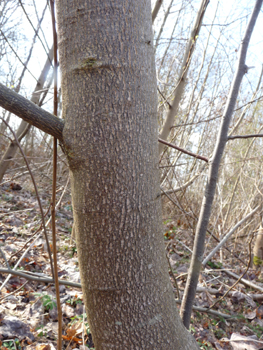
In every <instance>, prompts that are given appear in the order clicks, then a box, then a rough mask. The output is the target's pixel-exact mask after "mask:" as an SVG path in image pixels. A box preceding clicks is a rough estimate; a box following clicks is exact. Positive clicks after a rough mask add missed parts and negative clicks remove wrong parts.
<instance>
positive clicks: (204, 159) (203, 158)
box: [158, 138, 209, 163]
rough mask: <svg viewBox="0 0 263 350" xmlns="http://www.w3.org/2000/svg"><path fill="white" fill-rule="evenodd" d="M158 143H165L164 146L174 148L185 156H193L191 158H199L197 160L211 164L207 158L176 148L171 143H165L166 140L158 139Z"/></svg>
mask: <svg viewBox="0 0 263 350" xmlns="http://www.w3.org/2000/svg"><path fill="white" fill-rule="evenodd" d="M158 141H159V142H161V143H163V144H164V145H166V146H169V147H172V148H175V149H177V151H180V152H183V153H185V154H188V155H189V156H191V157H194V158H197V159H201V160H203V161H205V162H206V163H208V162H209V159H208V158H206V157H203V156H199V155H198V154H195V153H193V152H190V151H187V150H186V149H184V148H181V147H178V146H175V145H174V144H172V143H169V142H166V141H164V140H162V139H160V138H158Z"/></svg>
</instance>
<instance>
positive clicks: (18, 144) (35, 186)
mask: <svg viewBox="0 0 263 350" xmlns="http://www.w3.org/2000/svg"><path fill="white" fill-rule="evenodd" d="M0 119H2V121H3V122H4V123H5V124H6V126H7V127H8V128H9V129H10V131H11V133H12V134H13V136H14V138H15V140H16V142H17V146H18V148H19V150H20V152H21V154H22V156H23V158H24V161H25V163H26V165H27V168H28V171H29V173H30V176H31V179H32V183H33V185H34V189H35V192H36V197H37V201H38V205H39V209H40V213H41V218H42V225H43V229H44V235H45V239H46V243H47V250H48V254H49V259H50V267H51V271H52V276H53V278H54V269H53V264H52V256H51V251H50V246H49V241H48V236H47V231H46V225H45V219H44V212H43V208H42V204H41V201H40V198H39V194H38V189H37V185H36V182H35V178H34V176H33V174H32V172H31V169H30V166H29V164H28V161H27V158H26V155H25V153H24V151H23V149H22V147H21V145H20V143H19V141H18V139H17V136H16V134H15V132H14V131H13V129H12V128H11V127H10V125H9V124H8V123H7V122H6V121H5V120H4V119H3V118H2V117H0Z"/></svg>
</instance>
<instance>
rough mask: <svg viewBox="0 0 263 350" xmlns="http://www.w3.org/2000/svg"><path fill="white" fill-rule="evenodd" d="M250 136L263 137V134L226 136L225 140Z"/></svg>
mask: <svg viewBox="0 0 263 350" xmlns="http://www.w3.org/2000/svg"><path fill="white" fill-rule="evenodd" d="M252 137H263V134H249V135H234V136H228V137H227V141H229V140H234V139H249V138H252Z"/></svg>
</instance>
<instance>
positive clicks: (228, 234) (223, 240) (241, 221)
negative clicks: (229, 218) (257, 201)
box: [202, 205, 260, 266]
mask: <svg viewBox="0 0 263 350" xmlns="http://www.w3.org/2000/svg"><path fill="white" fill-rule="evenodd" d="M258 209H260V205H258V206H257V207H256V208H255V209H254V210H252V211H251V212H250V213H248V214H247V215H246V216H245V217H244V218H243V219H242V220H240V221H239V222H238V223H237V224H236V225H235V226H234V227H233V228H232V230H230V231H229V232H228V233H227V234H226V235H225V237H224V238H223V239H222V240H221V241H220V243H219V244H218V245H217V246H216V247H215V248H214V249H213V251H212V252H211V253H210V254H208V256H207V257H206V258H205V259H204V260H203V262H202V265H203V266H205V265H206V264H207V262H208V261H209V260H210V259H211V258H212V257H213V256H214V255H215V253H216V252H217V251H218V250H219V249H220V248H221V247H222V246H223V245H224V244H225V242H226V241H227V240H228V238H229V237H230V236H231V235H232V234H233V233H234V232H235V231H236V230H237V229H238V228H239V226H241V225H242V224H243V223H244V222H245V221H246V220H247V219H249V218H250V217H251V216H252V215H254V214H255V213H256V212H257V211H258Z"/></svg>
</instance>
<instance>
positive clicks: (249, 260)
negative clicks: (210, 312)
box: [209, 234, 254, 309]
mask: <svg viewBox="0 0 263 350" xmlns="http://www.w3.org/2000/svg"><path fill="white" fill-rule="evenodd" d="M253 238H254V234H252V235H251V238H250V241H249V259H248V263H247V267H246V270H245V272H244V273H243V274H242V275H241V276H240V277H239V278H238V280H237V281H236V282H235V283H234V284H233V285H232V286H231V287H230V288H229V289H228V290H227V291H226V292H225V294H224V295H223V296H222V297H221V298H220V299H218V300H216V301H215V302H214V304H213V305H211V306H210V307H209V309H212V307H214V306H215V305H216V304H217V303H219V301H222V300H223V299H224V298H225V297H226V296H227V294H228V293H229V292H230V291H231V290H232V289H233V288H234V287H235V286H236V285H237V284H238V283H239V282H240V281H241V279H242V278H243V277H244V276H245V274H246V273H247V272H248V269H249V266H250V263H251V256H252V254H251V243H252V240H253Z"/></svg>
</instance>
